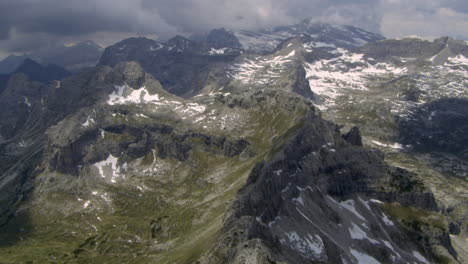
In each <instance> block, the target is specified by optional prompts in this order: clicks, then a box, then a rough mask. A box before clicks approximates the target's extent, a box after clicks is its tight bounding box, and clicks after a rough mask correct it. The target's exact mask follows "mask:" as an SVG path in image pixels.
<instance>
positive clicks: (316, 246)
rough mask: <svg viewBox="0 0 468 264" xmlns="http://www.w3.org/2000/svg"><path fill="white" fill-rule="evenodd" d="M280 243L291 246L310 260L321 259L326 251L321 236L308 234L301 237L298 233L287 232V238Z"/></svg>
mask: <svg viewBox="0 0 468 264" xmlns="http://www.w3.org/2000/svg"><path fill="white" fill-rule="evenodd" d="M280 242H281V243H282V244H283V245H288V246H290V247H291V248H293V249H295V250H296V251H298V252H299V253H301V254H302V255H303V256H306V257H308V258H309V259H318V258H320V256H321V255H322V254H323V252H324V250H325V246H324V244H323V240H322V238H321V237H320V236H319V235H311V234H307V235H305V236H303V237H301V236H299V235H298V234H297V232H294V231H293V232H287V233H285V238H283V239H280Z"/></svg>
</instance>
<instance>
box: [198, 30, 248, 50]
mask: <svg viewBox="0 0 468 264" xmlns="http://www.w3.org/2000/svg"><path fill="white" fill-rule="evenodd" d="M206 41H207V43H208V45H209V46H210V47H213V48H215V49H221V48H226V47H227V48H234V49H240V48H242V45H241V44H240V42H239V40H238V39H237V37H236V36H235V35H234V34H233V33H232V32H228V31H227V30H226V29H224V28H220V29H213V30H212V31H210V33H209V34H208V36H207V38H206Z"/></svg>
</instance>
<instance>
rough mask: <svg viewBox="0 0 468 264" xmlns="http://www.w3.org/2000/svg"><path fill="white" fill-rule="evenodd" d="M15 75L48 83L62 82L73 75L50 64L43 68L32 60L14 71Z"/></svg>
mask: <svg viewBox="0 0 468 264" xmlns="http://www.w3.org/2000/svg"><path fill="white" fill-rule="evenodd" d="M14 73H24V74H26V75H28V76H29V78H31V80H34V81H38V82H42V83H47V82H49V81H52V80H61V79H63V78H65V77H68V76H70V75H71V73H70V72H69V71H67V70H66V69H64V68H62V67H60V66H58V65H54V64H49V65H47V66H43V65H41V64H39V63H37V62H36V61H34V60H32V59H29V58H28V59H25V60H24V62H23V63H22V64H21V65H20V66H19V67H18V68H17V69H16V70H15V71H14Z"/></svg>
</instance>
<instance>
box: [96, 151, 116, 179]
mask: <svg viewBox="0 0 468 264" xmlns="http://www.w3.org/2000/svg"><path fill="white" fill-rule="evenodd" d="M117 162H118V158H117V157H114V156H113V155H109V157H107V159H106V160H103V161H100V162H96V163H94V164H93V165H94V166H96V167H97V169H98V170H99V175H100V176H101V177H102V178H105V179H109V180H110V182H112V183H115V182H116V179H117V178H119V177H122V175H121V171H122V168H118V167H117ZM106 176H107V177H106Z"/></svg>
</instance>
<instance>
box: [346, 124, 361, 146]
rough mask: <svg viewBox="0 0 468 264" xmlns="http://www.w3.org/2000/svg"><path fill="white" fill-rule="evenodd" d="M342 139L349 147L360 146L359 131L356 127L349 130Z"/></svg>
mask: <svg viewBox="0 0 468 264" xmlns="http://www.w3.org/2000/svg"><path fill="white" fill-rule="evenodd" d="M344 139H345V140H346V141H348V142H349V144H351V145H355V146H362V136H361V131H359V128H358V127H353V128H351V130H349V132H348V133H346V135H345V136H344Z"/></svg>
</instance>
